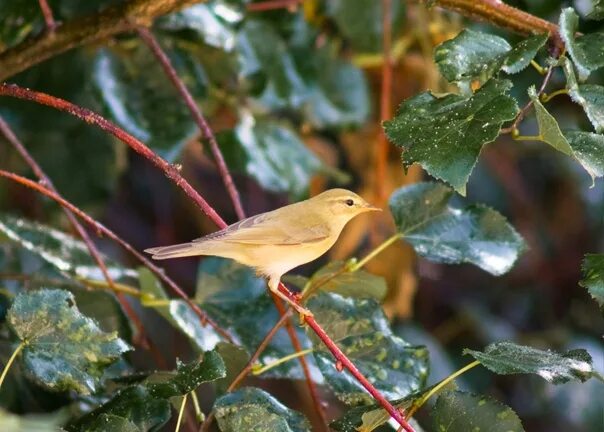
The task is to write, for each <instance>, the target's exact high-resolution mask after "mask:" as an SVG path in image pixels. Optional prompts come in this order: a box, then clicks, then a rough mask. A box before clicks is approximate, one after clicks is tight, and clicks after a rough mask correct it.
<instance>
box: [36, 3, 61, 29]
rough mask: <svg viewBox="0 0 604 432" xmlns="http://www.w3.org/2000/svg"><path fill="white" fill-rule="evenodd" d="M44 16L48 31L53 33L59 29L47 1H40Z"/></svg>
mask: <svg viewBox="0 0 604 432" xmlns="http://www.w3.org/2000/svg"><path fill="white" fill-rule="evenodd" d="M38 3H39V4H40V9H41V10H42V15H44V23H45V24H46V31H48V32H53V31H54V29H55V28H56V27H57V23H56V22H55V19H54V17H53V15H52V9H51V8H50V6H48V1H47V0H38Z"/></svg>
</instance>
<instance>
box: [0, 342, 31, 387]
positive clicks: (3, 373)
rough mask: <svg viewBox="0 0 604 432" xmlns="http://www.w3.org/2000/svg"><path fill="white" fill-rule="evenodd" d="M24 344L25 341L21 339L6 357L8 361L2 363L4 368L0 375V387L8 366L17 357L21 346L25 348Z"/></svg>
mask: <svg viewBox="0 0 604 432" xmlns="http://www.w3.org/2000/svg"><path fill="white" fill-rule="evenodd" d="M25 345H27V342H26V341H22V342H21V343H20V344H19V345H18V346H17V348H16V349H15V351H13V354H12V355H11V356H10V358H9V359H8V361H7V362H6V364H5V365H4V369H3V370H2V375H0V388H2V383H3V382H4V378H6V374H7V373H8V370H9V369H10V367H11V366H12V364H13V363H14V361H15V359H16V358H17V356H18V355H19V353H20V352H21V350H23V348H25Z"/></svg>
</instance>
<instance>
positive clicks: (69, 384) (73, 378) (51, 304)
mask: <svg viewBox="0 0 604 432" xmlns="http://www.w3.org/2000/svg"><path fill="white" fill-rule="evenodd" d="M7 322H8V323H9V325H10V326H11V328H12V330H13V331H14V332H15V334H16V335H17V337H18V338H19V340H20V341H21V342H22V343H24V344H25V347H24V348H23V351H22V353H21V359H22V363H23V365H24V367H25V369H26V371H27V373H28V374H29V375H30V376H31V377H32V378H33V379H34V380H35V381H36V382H37V383H39V384H40V385H43V386H45V387H46V388H48V389H50V390H54V391H63V390H68V389H73V390H76V391H77V392H79V393H83V394H89V393H92V392H94V391H95V390H96V386H97V383H98V381H99V379H100V377H101V376H102V374H103V371H104V370H105V368H106V367H107V366H108V365H110V364H111V363H113V362H114V361H115V360H117V359H118V358H119V357H120V356H121V355H122V354H123V353H125V352H126V351H129V350H130V349H131V348H130V347H129V346H128V344H126V343H125V342H124V341H122V340H121V339H120V338H118V337H117V334H116V333H115V332H114V333H104V332H102V331H101V330H100V329H99V328H98V326H97V325H96V323H94V321H92V320H91V319H90V318H87V317H85V316H84V315H82V314H81V313H80V311H79V310H78V308H77V307H76V305H75V299H74V297H73V294H71V293H70V292H68V291H64V290H50V289H48V290H39V291H33V292H28V293H22V294H19V295H18V296H17V297H16V298H15V301H14V302H13V304H12V306H11V308H10V309H9V311H8V314H7Z"/></svg>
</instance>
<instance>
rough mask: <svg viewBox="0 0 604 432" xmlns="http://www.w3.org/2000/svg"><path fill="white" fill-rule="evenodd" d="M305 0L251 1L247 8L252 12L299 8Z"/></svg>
mask: <svg viewBox="0 0 604 432" xmlns="http://www.w3.org/2000/svg"><path fill="white" fill-rule="evenodd" d="M303 1H304V0H267V1H262V2H256V3H250V4H248V5H247V10H248V11H250V12H264V11H270V10H277V9H290V10H291V9H294V8H297V7H298V5H299V4H300V3H302V2H303Z"/></svg>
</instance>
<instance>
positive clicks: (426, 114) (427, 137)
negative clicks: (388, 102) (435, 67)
mask: <svg viewBox="0 0 604 432" xmlns="http://www.w3.org/2000/svg"><path fill="white" fill-rule="evenodd" d="M511 86H512V83H511V82H510V81H505V80H504V81H501V80H494V79H493V80H490V81H489V82H487V83H486V84H485V85H484V86H482V87H481V88H480V89H479V90H478V91H476V93H474V95H472V96H469V97H463V96H459V95H454V94H448V95H446V96H444V97H440V98H438V97H436V96H434V95H433V94H432V93H429V92H426V93H421V94H419V95H418V96H414V97H412V98H411V99H408V100H406V101H405V102H403V103H402V105H401V106H400V108H399V109H398V112H397V115H396V117H394V118H393V119H392V120H390V121H387V122H384V129H385V130H386V134H387V135H388V138H389V139H390V140H391V141H392V142H394V143H395V144H396V145H398V146H399V147H402V148H404V149H405V151H404V153H403V164H404V165H405V168H407V167H409V166H410V165H412V164H413V163H415V162H417V163H419V164H421V165H422V167H423V168H424V169H425V170H426V171H428V173H430V174H431V175H433V176H434V177H437V178H440V179H442V180H444V181H446V182H448V183H450V184H451V185H452V186H453V187H454V188H455V190H456V191H458V192H459V193H461V194H462V195H465V191H466V183H467V181H468V178H469V177H470V173H471V172H472V169H473V168H474V165H475V164H476V161H477V159H478V155H479V154H480V151H481V150H482V146H483V145H484V144H486V143H489V142H491V141H493V140H494V139H495V138H497V136H498V135H499V131H500V130H501V125H502V123H503V122H504V121H507V120H512V119H513V118H514V117H515V115H516V112H517V111H518V107H517V105H516V101H515V100H514V99H513V98H511V97H510V96H508V95H507V94H506V93H507V92H508V91H509V89H510V88H511Z"/></svg>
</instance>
